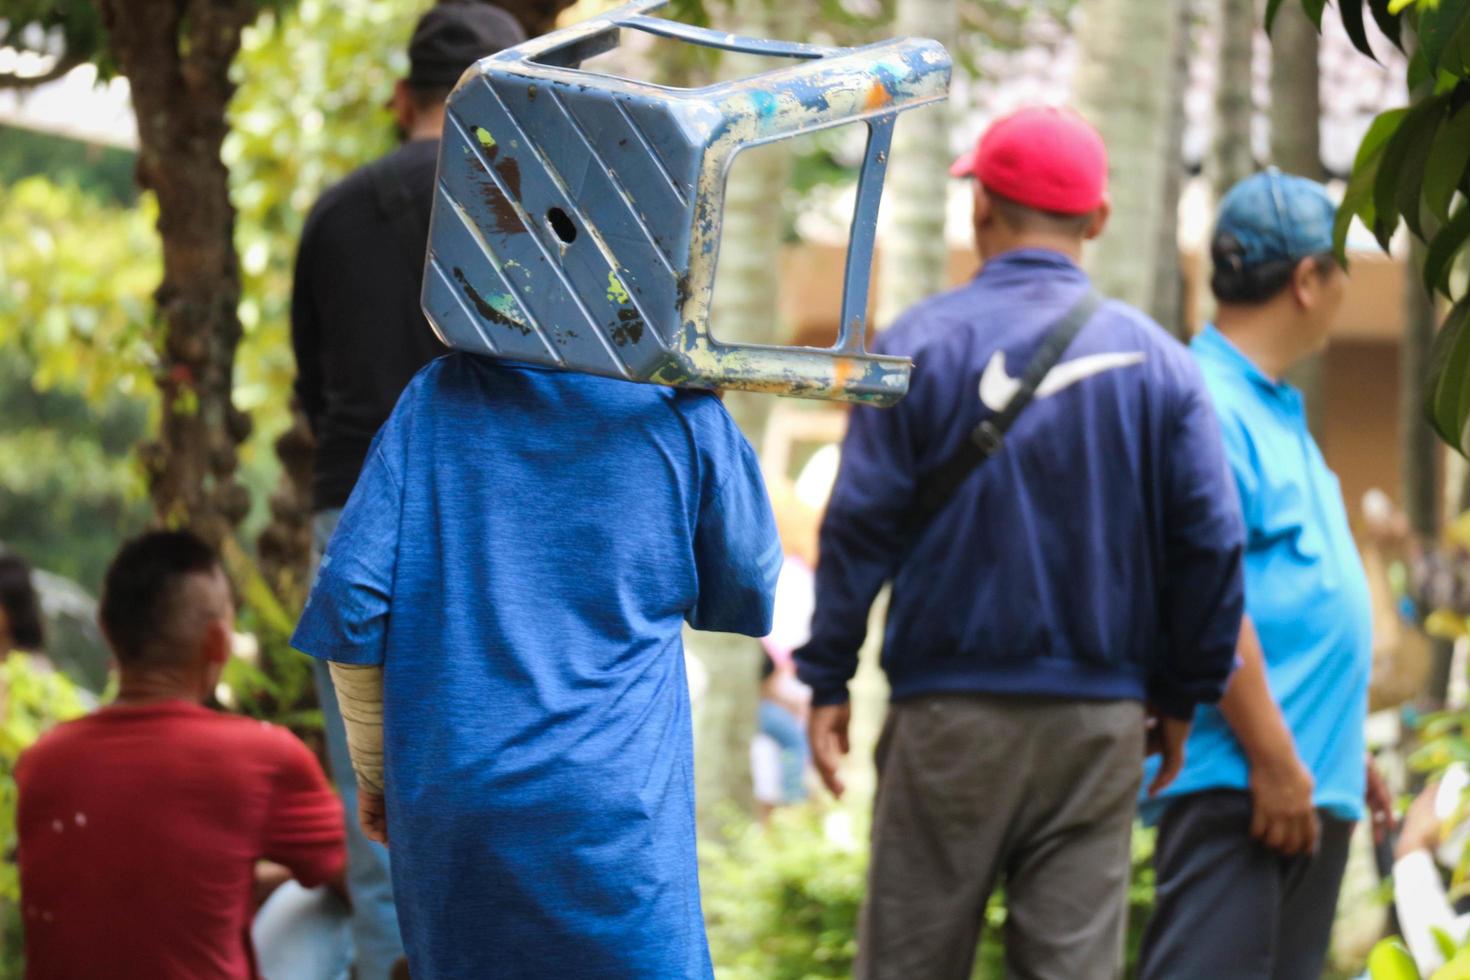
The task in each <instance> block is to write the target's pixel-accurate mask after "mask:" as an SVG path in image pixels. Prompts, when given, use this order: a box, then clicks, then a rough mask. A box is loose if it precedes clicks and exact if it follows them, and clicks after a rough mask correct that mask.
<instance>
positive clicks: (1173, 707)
mask: <svg viewBox="0 0 1470 980" xmlns="http://www.w3.org/2000/svg"><path fill="white" fill-rule="evenodd" d="M1148 703H1149V704H1150V705H1151V706H1152V707H1153V709H1154V710H1155V711H1156V712H1158V713H1159V714H1161V715H1163V716H1164V717H1166V718H1173V719H1175V720H1176V721H1193V720H1194V709H1195V700H1194V698H1191V697H1189V696H1187V695H1184V694H1180V693H1178V692H1175V691H1159V690H1154V691H1150V692H1149V697H1148Z"/></svg>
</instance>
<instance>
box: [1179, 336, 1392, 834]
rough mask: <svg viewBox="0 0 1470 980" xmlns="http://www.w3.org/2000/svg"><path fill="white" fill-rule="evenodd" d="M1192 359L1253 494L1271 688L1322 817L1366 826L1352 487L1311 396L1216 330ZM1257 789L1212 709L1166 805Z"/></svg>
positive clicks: (1261, 627) (1251, 566)
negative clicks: (1309, 411)
mask: <svg viewBox="0 0 1470 980" xmlns="http://www.w3.org/2000/svg"><path fill="white" fill-rule="evenodd" d="M1190 346H1191V350H1192V351H1193V353H1194V355H1195V358H1196V359H1197V360H1198V361H1199V365H1200V369H1201V371H1202V373H1203V374H1204V378H1205V385H1206V387H1207V388H1208V389H1209V391H1210V397H1211V398H1212V399H1213V401H1214V404H1215V413H1216V414H1217V415H1218V416H1219V417H1220V426H1221V430H1222V435H1223V437H1224V442H1225V454H1226V457H1227V458H1228V459H1229V462H1230V469H1231V472H1232V474H1233V475H1234V477H1235V486H1236V489H1237V490H1239V492H1240V503H1241V510H1242V512H1243V515H1244V517H1245V526H1246V550H1245V606H1246V612H1247V614H1248V615H1249V616H1250V618H1251V620H1252V621H1253V622H1254V623H1255V626H1256V631H1257V633H1259V634H1260V638H1261V647H1262V649H1263V650H1264V652H1265V659H1266V676H1267V682H1268V683H1269V685H1270V687H1271V693H1272V695H1273V696H1274V697H1275V698H1276V702H1277V703H1278V704H1279V705H1281V711H1282V714H1283V715H1284V716H1285V718H1286V724H1287V726H1288V727H1289V728H1290V729H1291V732H1292V734H1293V735H1294V736H1295V738H1296V747H1297V752H1298V754H1299V755H1300V756H1301V758H1302V761H1303V762H1304V763H1305V764H1306V766H1307V768H1308V769H1310V770H1311V773H1312V776H1313V778H1314V779H1315V780H1316V793H1315V802H1316V805H1317V806H1318V807H1320V808H1324V809H1326V810H1328V811H1329V812H1330V813H1332V814H1333V815H1334V816H1337V817H1341V818H1343V819H1348V820H1356V819H1358V818H1359V817H1360V816H1361V815H1362V811H1363V791H1364V741H1363V724H1364V722H1365V720H1366V718H1367V713H1368V671H1369V668H1370V666H1371V664H1372V659H1373V629H1372V619H1371V614H1370V611H1369V600H1368V580H1367V577H1366V575H1365V574H1364V572H1363V562H1362V559H1361V558H1360V557H1359V555H1358V549H1357V546H1356V545H1355V544H1354V542H1353V537H1352V533H1351V532H1350V531H1349V529H1348V519H1347V512H1346V510H1345V509H1344V507H1343V502H1342V488H1341V486H1340V485H1339V484H1338V481H1337V477H1336V476H1335V475H1333V473H1332V471H1331V470H1329V469H1328V468H1327V463H1326V461H1325V460H1324V459H1323V458H1322V452H1321V450H1319V449H1318V448H1317V444H1316V442H1315V441H1314V440H1313V439H1312V436H1311V433H1310V432H1309V431H1308V429H1307V418H1306V412H1305V410H1304V407H1303V404H1302V396H1301V393H1300V392H1298V391H1297V390H1296V389H1295V388H1293V387H1291V385H1288V384H1285V383H1282V382H1277V381H1273V380H1271V379H1270V378H1268V377H1267V376H1266V375H1265V374H1263V373H1262V372H1261V371H1260V369H1259V368H1257V367H1256V366H1255V365H1254V364H1252V363H1251V362H1250V361H1249V360H1248V359H1247V358H1246V357H1245V355H1244V354H1242V353H1241V352H1240V351H1239V350H1238V349H1236V347H1235V346H1234V345H1233V344H1231V343H1230V341H1229V340H1227V339H1226V338H1225V336H1224V334H1222V333H1220V332H1219V331H1218V330H1216V329H1215V328H1214V327H1213V326H1208V327H1206V328H1205V329H1204V330H1203V331H1202V332H1201V333H1200V334H1199V336H1197V337H1196V338H1195V339H1194V343H1193V344H1191V345H1190ZM1248 785H1249V784H1248V771H1247V767H1246V760H1245V756H1244V755H1243V753H1242V751H1241V748H1240V744H1239V743H1238V742H1237V741H1236V739H1235V736H1234V735H1233V734H1232V733H1231V731H1230V727H1229V725H1228V724H1226V722H1225V719H1224V717H1223V716H1222V715H1221V714H1220V711H1219V709H1217V708H1215V707H1213V706H1203V705H1202V706H1201V707H1200V708H1199V710H1198V711H1197V712H1196V714H1195V720H1194V729H1193V731H1192V733H1191V734H1190V737H1189V743H1188V746H1187V748H1186V750H1185V760H1184V771H1183V772H1181V773H1180V774H1179V778H1178V779H1176V780H1175V781H1174V783H1173V785H1172V786H1170V787H1169V788H1168V789H1167V790H1165V792H1164V794H1163V795H1164V796H1165V797H1171V796H1180V795H1183V794H1185V793H1194V792H1199V791H1201V790H1206V789H1221V788H1234V789H1246V788H1248Z"/></svg>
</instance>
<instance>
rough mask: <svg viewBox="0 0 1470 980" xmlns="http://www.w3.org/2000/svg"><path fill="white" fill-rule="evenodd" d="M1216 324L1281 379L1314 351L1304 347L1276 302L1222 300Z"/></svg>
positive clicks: (1269, 373) (1253, 359)
mask: <svg viewBox="0 0 1470 980" xmlns="http://www.w3.org/2000/svg"><path fill="white" fill-rule="evenodd" d="M1215 326H1216V328H1217V329H1218V330H1219V331H1220V332H1221V333H1223V334H1224V335H1225V336H1226V337H1228V338H1230V342H1231V343H1232V344H1234V345H1235V346H1236V349H1238V350H1239V351H1240V352H1241V353H1242V354H1244V355H1245V356H1246V358H1247V359H1248V360H1249V361H1250V362H1251V363H1252V364H1254V365H1255V366H1256V367H1258V368H1260V370H1261V373H1262V374H1264V375H1266V377H1268V378H1270V379H1271V380H1273V381H1280V380H1281V379H1282V378H1283V377H1285V376H1286V372H1287V371H1289V370H1290V369H1291V367H1292V365H1294V364H1296V363H1297V362H1298V361H1300V360H1301V359H1302V358H1303V357H1305V356H1306V355H1307V354H1309V353H1311V352H1310V351H1306V350H1302V349H1301V345H1300V344H1299V343H1297V341H1296V332H1295V331H1294V330H1292V329H1291V327H1290V325H1289V324H1287V323H1283V322H1282V318H1281V316H1280V314H1279V312H1278V311H1277V310H1276V309H1275V303H1274V302H1273V303H1264V304H1262V305H1260V306H1227V305H1224V304H1222V305H1221V306H1220V310H1219V313H1218V314H1217V316H1216V318H1215Z"/></svg>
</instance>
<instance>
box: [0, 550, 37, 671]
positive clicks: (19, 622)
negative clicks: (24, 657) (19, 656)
mask: <svg viewBox="0 0 1470 980" xmlns="http://www.w3.org/2000/svg"><path fill="white" fill-rule="evenodd" d="M45 646H46V629H45V621H44V619H43V618H42V615H41V597H40V595H39V594H38V593H37V592H36V587H35V585H34V584H33V583H32V581H31V566H30V565H29V564H27V563H26V561H25V559H23V558H21V557H20V556H19V555H14V554H0V657H3V656H4V655H5V654H7V653H11V652H13V651H23V652H25V653H42V652H43V651H44V649H45Z"/></svg>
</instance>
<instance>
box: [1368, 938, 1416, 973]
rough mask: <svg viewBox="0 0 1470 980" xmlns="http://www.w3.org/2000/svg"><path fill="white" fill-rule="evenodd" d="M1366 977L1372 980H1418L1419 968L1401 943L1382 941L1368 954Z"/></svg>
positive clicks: (1395, 940)
mask: <svg viewBox="0 0 1470 980" xmlns="http://www.w3.org/2000/svg"><path fill="white" fill-rule="evenodd" d="M1368 976H1370V977H1372V978H1373V980H1419V968H1418V967H1416V966H1415V965H1414V957H1412V956H1410V955H1409V951H1408V950H1407V949H1405V948H1404V944H1403V943H1402V942H1400V941H1399V940H1397V939H1384V940H1381V941H1380V942H1379V943H1378V945H1376V946H1374V947H1373V952H1371V953H1369V954H1368Z"/></svg>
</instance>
